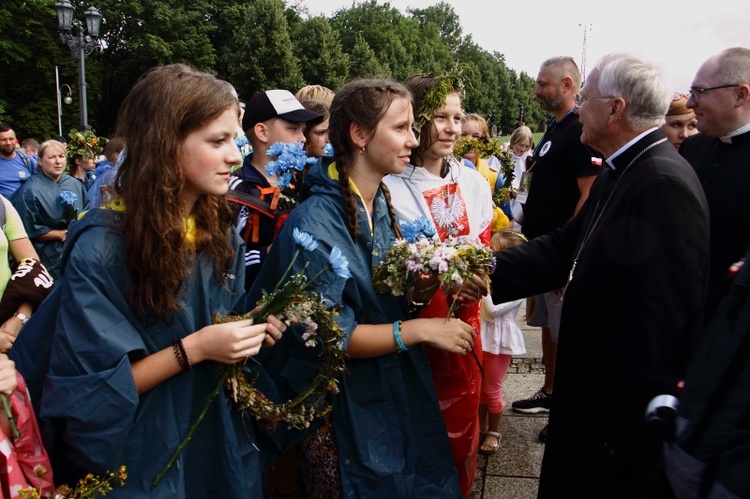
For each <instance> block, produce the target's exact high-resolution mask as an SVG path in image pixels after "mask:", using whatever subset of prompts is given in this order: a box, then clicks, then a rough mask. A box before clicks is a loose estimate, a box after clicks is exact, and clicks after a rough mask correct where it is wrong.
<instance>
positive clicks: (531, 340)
mask: <svg viewBox="0 0 750 499" xmlns="http://www.w3.org/2000/svg"><path fill="white" fill-rule="evenodd" d="M524 314H525V310H524V308H523V307H522V308H521V310H520V312H519V314H518V319H517V321H518V324H519V325H520V326H521V329H522V330H523V331H524V340H525V341H526V354H525V355H523V356H519V357H514V358H513V362H512V364H511V366H510V370H509V372H508V376H507V377H506V378H505V384H504V385H503V398H504V399H505V404H506V408H505V410H504V411H503V422H502V425H501V427H500V432H501V433H502V435H503V438H502V442H501V443H500V450H498V451H497V453H496V454H495V455H493V456H489V457H487V456H482V455H480V456H479V462H478V465H477V476H476V481H475V482H474V492H473V499H534V498H536V493H537V489H538V487H539V470H540V468H541V464H542V454H543V453H544V444H543V443H541V442H539V440H538V437H537V435H538V434H539V431H540V430H541V429H542V427H543V426H544V425H545V424H546V423H547V414H546V413H544V414H518V413H515V412H513V410H512V409H511V408H510V404H511V402H513V401H514V400H518V399H521V398H526V397H528V396H529V395H531V394H532V393H534V392H535V391H536V390H538V389H539V387H540V386H542V384H544V365H543V364H542V345H541V332H540V329H539V328H534V327H528V326H526V322H525V321H524V320H523V318H524Z"/></svg>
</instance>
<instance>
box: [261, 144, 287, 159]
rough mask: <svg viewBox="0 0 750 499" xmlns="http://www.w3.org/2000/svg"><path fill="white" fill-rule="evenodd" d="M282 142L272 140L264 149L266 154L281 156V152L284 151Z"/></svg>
mask: <svg viewBox="0 0 750 499" xmlns="http://www.w3.org/2000/svg"><path fill="white" fill-rule="evenodd" d="M285 145H286V144H284V143H283V142H274V143H273V144H271V147H269V148H268V150H267V151H266V155H267V156H281V153H282V152H283V151H284V146H285Z"/></svg>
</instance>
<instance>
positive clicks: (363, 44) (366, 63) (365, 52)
mask: <svg viewBox="0 0 750 499" xmlns="http://www.w3.org/2000/svg"><path fill="white" fill-rule="evenodd" d="M351 54H352V57H351V61H352V63H351V66H350V68H349V74H350V76H351V77H357V76H364V77H368V76H390V74H389V73H390V71H389V69H388V68H387V67H385V66H384V65H382V64H381V63H380V61H378V58H377V57H376V56H375V52H373V50H372V49H371V48H370V46H369V45H368V44H367V41H366V40H365V38H364V37H363V36H362V35H361V34H357V36H356V37H355V42H354V47H352V49H351Z"/></svg>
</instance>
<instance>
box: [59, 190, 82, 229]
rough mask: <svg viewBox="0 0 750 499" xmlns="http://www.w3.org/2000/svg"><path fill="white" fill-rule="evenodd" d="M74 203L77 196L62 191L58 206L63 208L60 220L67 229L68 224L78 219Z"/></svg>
mask: <svg viewBox="0 0 750 499" xmlns="http://www.w3.org/2000/svg"><path fill="white" fill-rule="evenodd" d="M76 201H78V194H76V193H75V192H71V191H62V192H61V193H60V204H62V205H63V206H64V207H65V213H64V214H63V219H62V220H61V221H62V222H63V223H64V224H65V227H67V226H68V225H69V224H70V222H72V221H73V220H75V219H76V218H78V208H76Z"/></svg>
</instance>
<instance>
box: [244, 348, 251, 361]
mask: <svg viewBox="0 0 750 499" xmlns="http://www.w3.org/2000/svg"><path fill="white" fill-rule="evenodd" d="M250 355H252V354H251V353H250V350H248V351H246V352H245V360H247V359H249V358H250Z"/></svg>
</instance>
